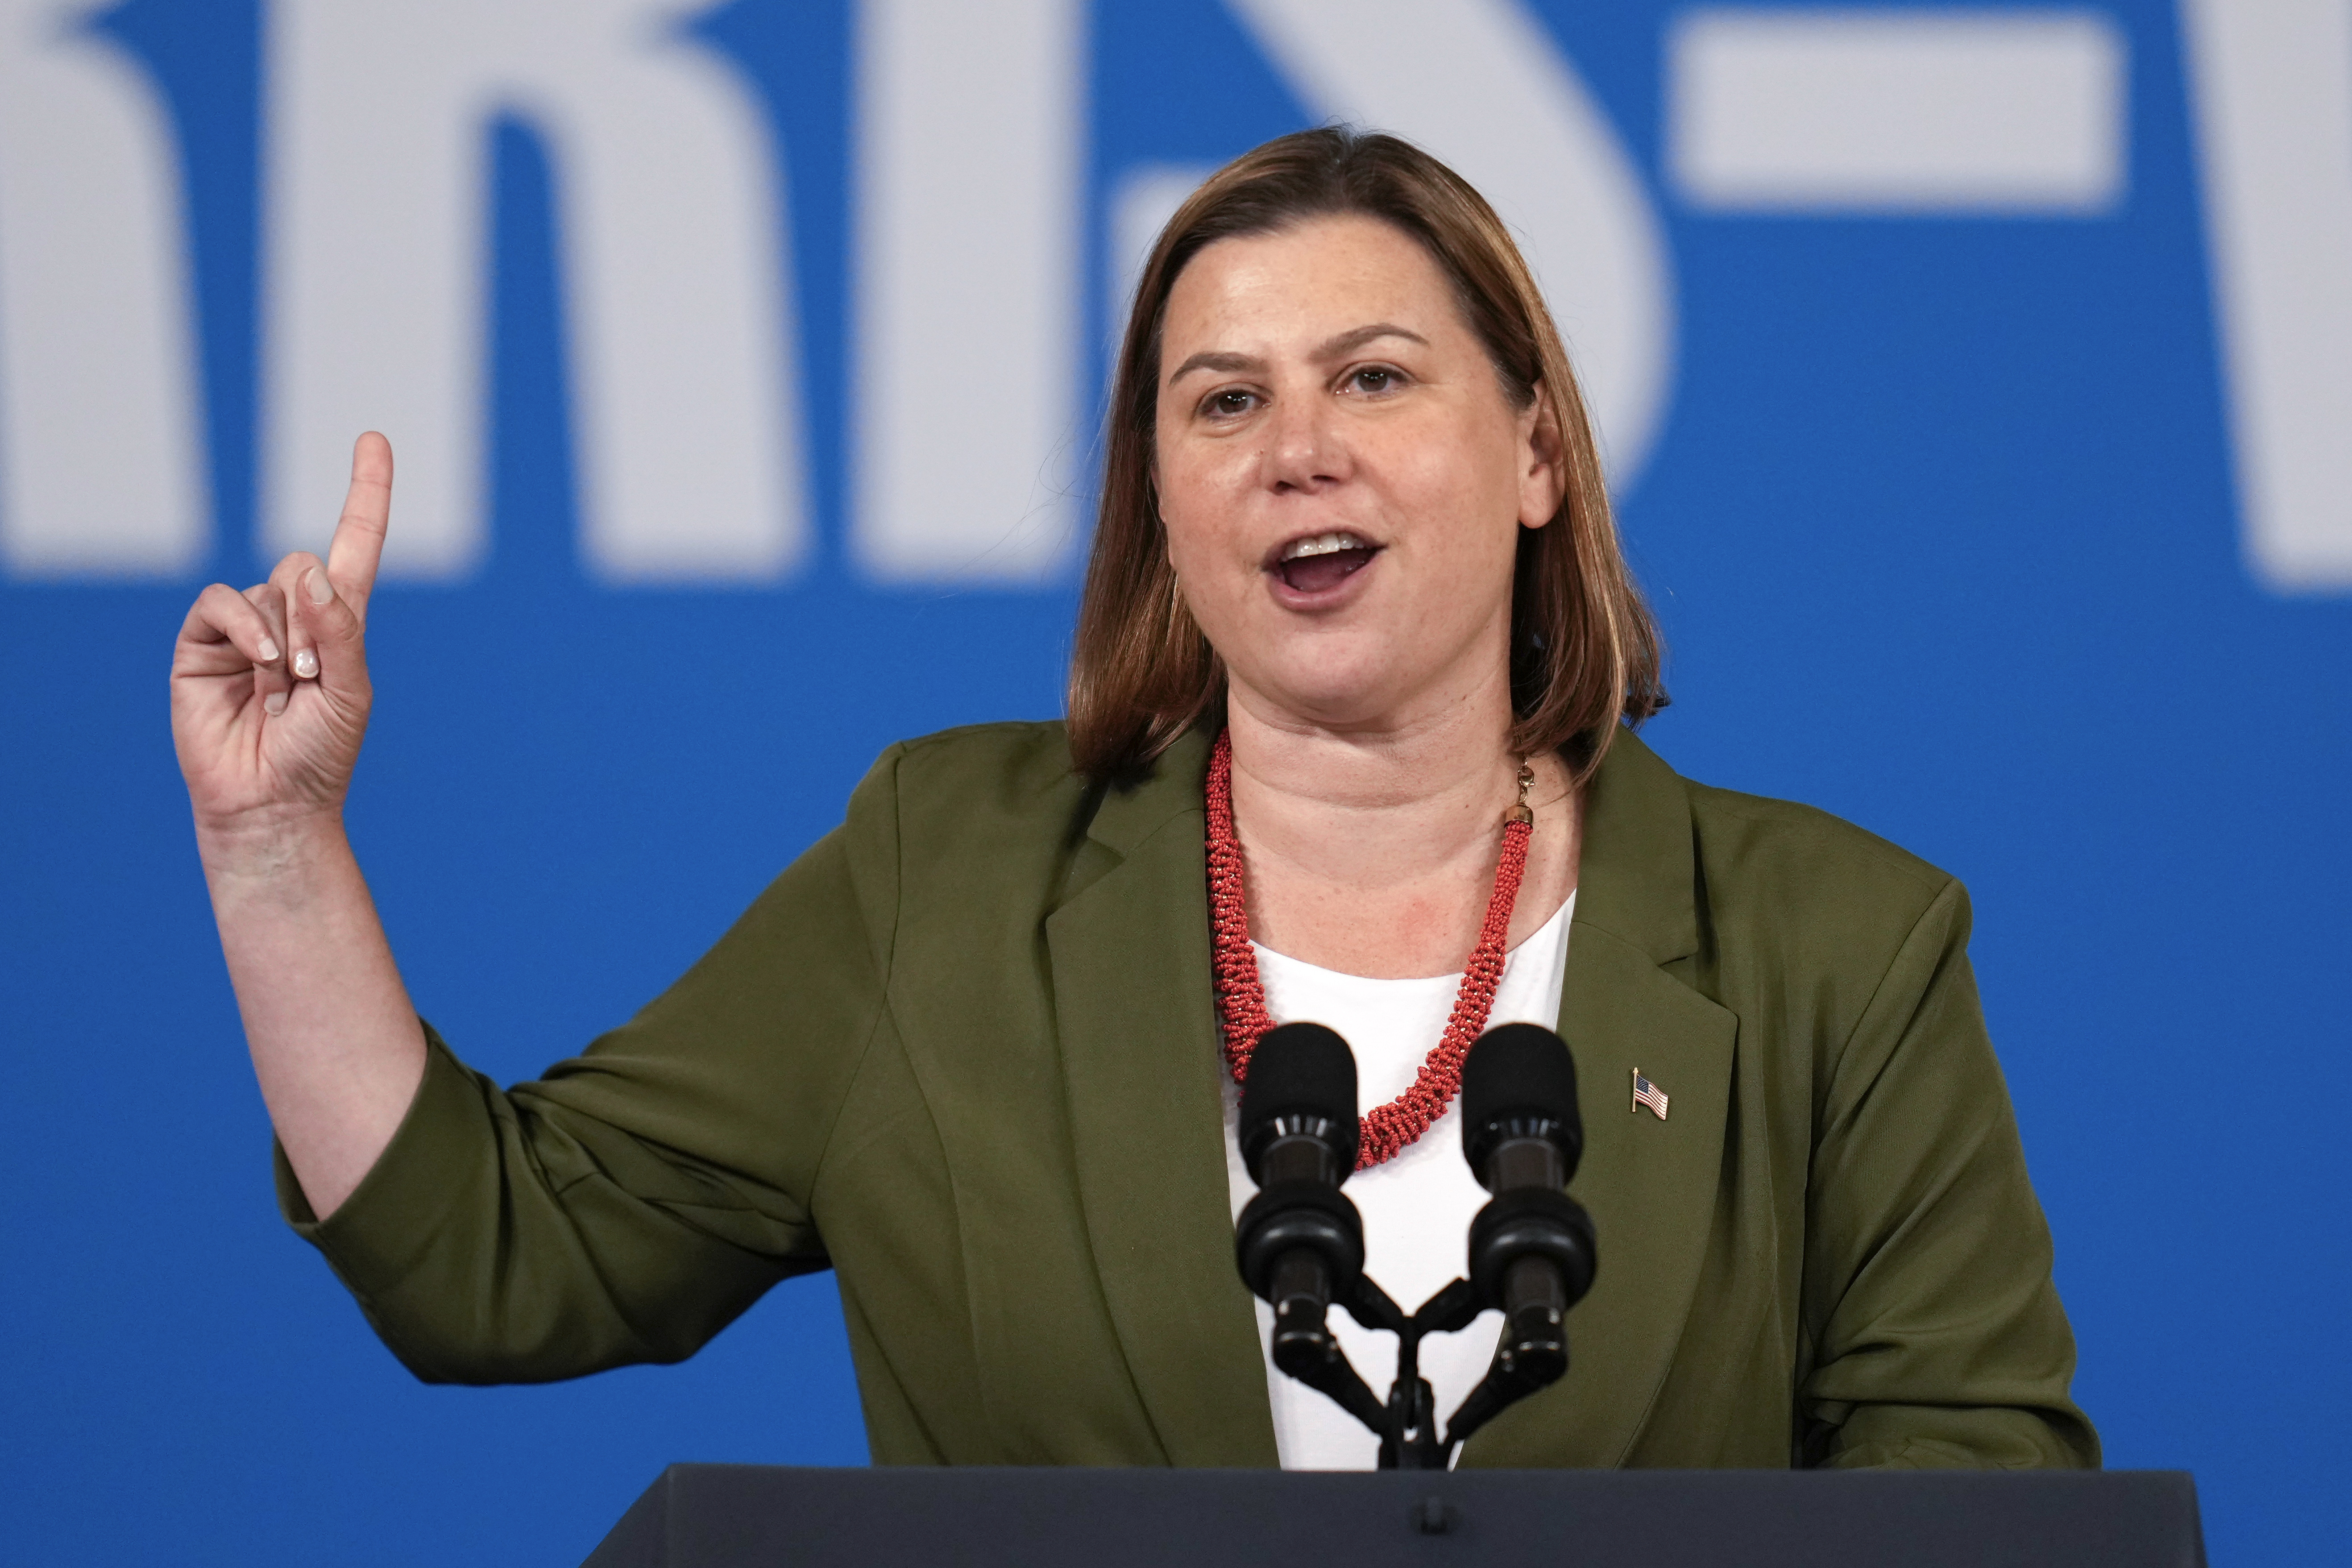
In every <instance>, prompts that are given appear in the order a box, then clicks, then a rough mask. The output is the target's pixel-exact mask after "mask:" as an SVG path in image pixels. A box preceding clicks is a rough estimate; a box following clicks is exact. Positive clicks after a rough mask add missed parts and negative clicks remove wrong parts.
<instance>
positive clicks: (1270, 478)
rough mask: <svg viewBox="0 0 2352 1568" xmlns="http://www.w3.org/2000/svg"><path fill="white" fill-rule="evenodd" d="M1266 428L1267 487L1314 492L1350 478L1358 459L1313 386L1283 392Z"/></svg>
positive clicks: (1261, 459)
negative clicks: (1289, 392) (1287, 392)
mask: <svg viewBox="0 0 2352 1568" xmlns="http://www.w3.org/2000/svg"><path fill="white" fill-rule="evenodd" d="M1267 412H1268V415H1269V417H1268V418H1267V420H1266V423H1265V426H1262V428H1263V429H1264V431H1265V447H1264V448H1263V449H1262V450H1261V452H1260V453H1259V462H1260V464H1261V466H1262V468H1263V469H1264V474H1265V487H1266V489H1270V490H1272V491H1274V492H1275V493H1276V494H1277V495H1281V494H1285V493H1287V492H1291V491H1304V492H1306V493H1307V494H1310V495H1311V494H1313V493H1315V492H1316V491H1318V490H1320V489H1325V488H1326V487H1328V486H1330V485H1335V484H1338V483H1340V482H1341V481H1343V480H1345V479H1347V478H1348V476H1349V472H1350V471H1351V469H1352V468H1353V467H1354V465H1353V463H1352V461H1351V460H1350V458H1349V452H1348V443H1347V439H1346V437H1345V435H1344V434H1343V433H1342V432H1341V431H1340V430H1339V428H1338V427H1337V426H1336V425H1335V424H1334V422H1333V417H1332V416H1333V411H1332V410H1331V408H1330V407H1328V405H1327V404H1326V402H1325V400H1324V399H1323V398H1321V397H1319V396H1318V395H1316V394H1315V392H1313V391H1311V390H1307V391H1300V392H1296V393H1293V394H1292V395H1289V396H1287V397H1277V398H1276V402H1275V405H1274V406H1273V407H1272V408H1271V409H1269V410H1268V411H1267Z"/></svg>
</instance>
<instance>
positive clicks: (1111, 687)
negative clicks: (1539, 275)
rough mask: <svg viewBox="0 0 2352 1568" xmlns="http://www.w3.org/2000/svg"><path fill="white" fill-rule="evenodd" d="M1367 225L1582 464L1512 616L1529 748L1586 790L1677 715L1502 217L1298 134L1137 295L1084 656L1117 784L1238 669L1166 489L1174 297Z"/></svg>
mask: <svg viewBox="0 0 2352 1568" xmlns="http://www.w3.org/2000/svg"><path fill="white" fill-rule="evenodd" d="M1341 214H1355V215H1362V216H1368V217H1374V218H1379V219H1381V221H1382V222H1385V223H1389V224H1392V225H1394V226H1396V227H1397V228H1399V229H1401V230H1402V231H1403V232H1404V233H1406V234H1409V235H1411V236H1412V237H1413V238H1415V239H1417V240H1419V241H1420V242H1421V243H1422V245H1423V246H1424V247H1427V249H1428V251H1429V254H1430V255H1431V257H1432V258H1434V259H1435V260H1436V262H1437V264H1438V266H1439V267H1440V268H1443V269H1444V273H1445V275H1446V277H1447V279H1449V280H1450V281H1451V282H1452V283H1453V285H1454V293H1455V296H1456V298H1457V300H1458V301H1459V303H1460V305H1461V307H1462V312H1463V314H1464V316H1465V317H1466V318H1467V319H1468V321H1469V323H1470V326H1471V328H1472V330H1473V331H1475V332H1476V333H1477V334H1478V337H1479V340H1480V341H1481V342H1484V343H1485V345H1486V353H1487V355H1488V356H1489V357H1490V358H1491V359H1492V360H1493V361H1494V364H1495V373H1496V375H1497V376H1499V377H1500V378H1501V380H1502V383H1503V388H1504V391H1505V393H1506V394H1507V395H1508V396H1509V398H1510V399H1511V402H1512V404H1513V405H1514V406H1515V407H1517V408H1519V409H1521V410H1525V409H1527V408H1528V407H1529V406H1531V405H1534V404H1535V403H1536V402H1537V401H1538V399H1541V400H1543V401H1545V402H1546V403H1548V404H1549V413H1550V415H1551V418H1552V421H1553V423H1554V425H1555V426H1556V427H1557V429H1558V431H1559V445H1560V448H1561V452H1562V455H1563V458H1564V464H1563V467H1564V472H1565V479H1566V481H1567V482H1566V485H1565V487H1564V493H1563V495H1562V497H1561V500H1560V503H1559V510H1558V511H1557V512H1555V513H1554V514H1553V516H1552V519H1551V521H1550V523H1549V525H1548V526H1546V527H1543V528H1529V529H1521V530H1520V531H1519V542H1518V557H1517V577H1516V580H1515V582H1514V584H1513V587H1512V603H1511V706H1512V710H1513V712H1514V713H1515V714H1516V715H1517V721H1516V722H1515V723H1514V725H1513V726H1512V731H1511V745H1512V747H1513V749H1514V750H1516V751H1517V752H1519V753H1520V754H1521V755H1532V754H1533V753H1535V752H1539V751H1557V752H1559V753H1560V755H1561V756H1562V757H1563V758H1564V759H1565V760H1566V761H1567V762H1568V763H1569V765H1570V770H1571V771H1572V773H1574V775H1575V777H1576V778H1577V780H1578V782H1580V783H1581V782H1582V781H1583V780H1584V779H1585V778H1587V777H1589V776H1590V775H1591V772H1592V770H1593V769H1594V768H1596V767H1598V766H1599V765H1600V763H1601V755H1602V753H1604V752H1606V751H1607V750H1608V749H1609V742H1610V741H1611V739H1612V737H1613V736H1614V735H1615V733H1616V731H1617V726H1618V724H1619V723H1620V722H1621V721H1622V722H1625V723H1628V724H1638V723H1640V722H1641V721H1643V720H1644V719H1646V718H1648V717H1649V716H1650V715H1651V714H1653V713H1654V712H1656V711H1657V710H1659V709H1661V708H1663V707H1664V706H1665V705H1666V693H1665V689H1664V686H1663V685H1662V684H1661V683H1660V677H1659V657H1660V649H1659V640H1658V631H1657V625H1656V623H1655V621H1654V620H1653V619H1652V618H1651V616H1650V610H1649V606H1648V605H1645V604H1644V603H1643V600H1642V595H1641V592H1640V590H1639V589H1637V588H1636V587H1635V586H1634V585H1633V574H1631V573H1630V572H1629V571H1628V570H1627V568H1626V565H1625V556H1624V552H1623V549H1622V546H1621V545H1620V544H1619V542H1618V538H1617V524H1616V521H1615V520H1614V518H1613V517H1612V515H1611V512H1610V509H1609V492H1608V489H1606V487H1605V486H1604V485H1603V483H1602V481H1601V460H1600V454H1599V452H1598V451H1597V449H1596V448H1595V446H1594V443H1593V438H1592V427H1591V422H1590V420H1589V419H1588V418H1587V417H1586V416H1585V411H1584V398H1583V395H1582V394H1581V393H1580V392H1579V391H1578V389H1577V384H1576V378H1575V376H1574V375H1573V374H1571V373H1570V370H1569V365H1568V351H1567V350H1566V349H1565V348H1564V347H1563V346H1562V345H1561V343H1560V338H1559V328H1558V327H1556V326H1555V325H1554V324H1553V322H1552V319H1551V311H1550V310H1549V309H1548V308H1547V307H1546V306H1545V304H1544V300H1543V294H1542V291H1541V290H1540V289H1538V287H1537V286H1536V280H1535V276H1534V274H1533V273H1531V272H1530V271H1529V270H1528V264H1527V262H1526V260H1525V259H1524V258H1522V257H1521V256H1520V255H1519V250H1518V247H1517V245H1515V244H1513V243H1512V240H1511V237H1510V234H1509V231H1508V230H1507V229H1506V228H1505V227H1504V226H1503V222H1502V220H1501V219H1500V218H1498V217H1496V216H1495V209H1494V208H1492V207H1490V206H1488V205H1486V198H1485V197H1483V196H1481V195H1479V194H1478V193H1477V192H1476V191H1475V190H1473V189H1471V187H1470V185H1469V184H1468V183H1467V182H1465V180H1464V179H1463V178H1462V177H1461V176H1460V175H1459V174H1455V173H1454V171H1453V170H1451V169H1449V168H1447V167H1446V166H1445V165H1444V164H1443V163H1439V162H1438V161H1437V160H1436V159H1434V158H1433V157H1431V156H1430V155H1429V154H1428V153H1423V151H1421V150H1420V149H1419V148H1417V147H1414V146H1412V144H1410V143H1409V142H1401V141H1399V140H1397V139H1396V138H1395V137H1393V136H1381V135H1365V134H1360V133H1358V132H1350V131H1347V130H1344V129H1340V128H1337V127H1325V128H1323V129H1319V130H1315V131H1301V132H1296V133H1295V134H1292V135H1289V136H1281V137H1277V138H1276V139H1275V140H1274V141H1271V142H1266V143H1265V145H1264V146H1261V147H1258V148H1256V149H1255V150H1254V151H1252V152H1249V153H1244V154H1242V156H1240V157H1238V158H1236V159H1234V161H1233V162H1232V163H1228V164H1226V165H1225V166H1224V167H1223V168H1222V169H1220V170H1218V171H1217V172H1216V173H1215V174H1212V175H1210V176H1209V178H1208V181H1207V182H1206V183H1205V184H1202V186H1201V188H1200V189H1199V190H1197V191H1195V192H1193V193H1192V197H1191V198H1190V199H1189V200H1187V201H1186V202H1185V203H1184V205H1182V206H1181V207H1180V208H1178V209H1177V212H1176V216H1174V217H1172V218H1171V219H1170V220H1169V221H1168V226H1167V227H1166V228H1164V229H1162V230H1161V231H1160V239H1159V243H1158V244H1156V245H1154V246H1153V247H1152V249H1151V257H1150V260H1149V261H1148V262H1147V263H1146V264H1145V266H1144V268H1143V276H1142V279H1141V280H1140V282H1139V284H1138V286H1137V289H1136V292H1135V307H1134V310H1133V311H1132V312H1131V313H1130V314H1129V317H1128V322H1127V338H1126V342H1125V343H1124V344H1123V346H1122V347H1121V348H1120V350H1119V356H1118V376H1117V378H1116V380H1115V382H1114V384H1113V386H1112V389H1111V397H1110V405H1109V410H1108V425H1109V430H1108V441H1107V450H1106V454H1105V464H1104V473H1103V488H1102V505H1101V512H1100V515H1099V518H1098V520H1097V523H1096V526H1095V542H1094V553H1093V558H1092V559H1091V560H1090V561H1089V562H1088V563H1087V584H1086V594H1085V597H1084V599H1083V600H1082V601H1081V603H1080V605H1079V606H1078V627H1077V637H1076V646H1075V647H1073V648H1072V650H1071V658H1070V689H1069V737H1070V755H1071V760H1072V762H1073V763H1074V764H1075V765H1076V768H1077V770H1078V771H1079V772H1080V773H1085V774H1086V775H1087V776H1088V777H1090V778H1092V779H1095V780H1097V782H1110V781H1114V780H1120V779H1129V778H1133V777H1136V776H1138V775H1139V774H1140V773H1146V772H1148V771H1149V770H1150V764H1151V763H1152V762H1153V760H1154V759H1156V758H1157V757H1158V756H1159V755H1160V752H1163V751H1165V750H1167V748H1168V747H1169V745H1170V744H1171V743H1172V742H1174V741H1175V740H1176V738H1177V737H1178V736H1180V735H1181V734H1182V733H1183V732H1184V731H1186V730H1188V729H1190V728H1192V726H1193V725H1195V724H1197V723H1201V722H1202V721H1204V720H1209V719H1212V718H1213V716H1214V715H1215V714H1216V713H1217V712H1218V711H1219V710H1220V709H1221V708H1222V706H1223V700H1224V695H1225V668H1224V662H1223V660H1222V659H1221V658H1218V656H1217V652H1216V650H1215V649H1214V648H1213V647H1210V646H1209V640H1208V638H1207V637H1203V636H1202V633H1201V628H1200V627H1199V626H1197V625H1195V624H1194V623H1193V620H1192V616H1191V614H1190V613H1189V612H1188V611H1187V610H1186V609H1185V607H1184V605H1183V603H1182V600H1181V596H1180V595H1179V593H1178V590H1177V584H1176V574H1175V571H1174V569H1173V568H1172V567H1171V565H1170V564H1169V562H1168V537H1167V531H1166V528H1165V525H1164V524H1163V523H1162V522H1161V521H1160V508H1159V504H1158V498H1157V497H1156V496H1155V494H1154V492H1153V488H1152V480H1151V472H1152V459H1153V455H1154V447H1153V439H1154V423H1155V420H1156V419H1157V416H1158V406H1159V393H1160V333H1161V325H1162V321H1163V318H1164V317H1165V315H1166V313H1167V307H1168V295H1169V291H1170V289H1172V288H1174V286H1175V283H1176V278H1177V275H1178V274H1179V273H1181V272H1182V271H1183V270H1184V267H1185V264H1186V263H1188V262H1190V261H1191V260H1192V258H1193V257H1194V256H1196V255H1198V254H1199V253H1200V252H1201V250H1202V248H1203V247H1207V246H1210V245H1213V244H1214V243H1215V242H1216V241H1218V240H1220V239H1227V238H1231V237H1234V236H1237V235H1255V234H1266V233H1271V232H1274V231H1276V230H1279V229H1283V228H1286V227H1289V226H1292V225H1295V224H1297V223H1300V222H1302V221H1305V220H1307V219H1309V218H1314V217H1320V216H1336V215H1341Z"/></svg>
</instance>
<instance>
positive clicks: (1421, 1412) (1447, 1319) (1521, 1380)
mask: <svg viewBox="0 0 2352 1568" xmlns="http://www.w3.org/2000/svg"><path fill="white" fill-rule="evenodd" d="M1294 1300H1296V1299H1295V1298H1294ZM1340 1305H1343V1306H1345V1307H1346V1308H1347V1309H1348V1315H1349V1316H1350V1317H1352V1318H1354V1319H1355V1320H1356V1321H1358V1322H1359V1323H1361V1324H1362V1325H1363V1326H1364V1327H1366V1328H1368V1329H1379V1330H1383V1331H1387V1332H1389V1333H1392V1334H1394V1335H1395V1336H1396V1337H1397V1371H1396V1381H1395V1382H1394V1383H1391V1384H1390V1385H1389V1397H1388V1402H1387V1403H1386V1404H1385V1405H1383V1404H1382V1403H1381V1400H1380V1397H1379V1396H1378V1395H1377V1394H1373V1392H1372V1391H1371V1388H1370V1385H1369V1384H1366V1383H1365V1382H1364V1380H1363V1377H1362V1375H1361V1374H1360V1373H1358V1372H1357V1371H1356V1369H1355V1367H1354V1366H1353V1365H1352V1364H1350V1363H1349V1360H1348V1353H1347V1352H1345V1351H1343V1350H1341V1349H1340V1348H1339V1339H1338V1337H1337V1336H1335V1335H1334V1334H1333V1333H1332V1332H1331V1330H1330V1326H1329V1325H1328V1323H1326V1322H1325V1321H1323V1318H1322V1315H1321V1314H1320V1313H1312V1314H1309V1313H1306V1312H1298V1313H1290V1312H1279V1313H1277V1314H1276V1320H1275V1331H1274V1363H1275V1364H1276V1366H1278V1367H1280V1368H1281V1369H1282V1370H1283V1371H1284V1372H1285V1373H1287V1374H1289V1375H1290V1376H1292V1377H1295V1378H1297V1380H1298V1381H1299V1382H1301V1383H1303V1384H1307V1387H1309V1388H1312V1389H1314V1390H1315V1391H1316V1392H1317V1393H1318V1394H1323V1395H1325V1396H1326V1397H1327V1398H1328V1399H1331V1400H1332V1401H1334V1402H1335V1403H1337V1404H1338V1405H1339V1407H1340V1408H1341V1409H1343V1410H1345V1411H1347V1412H1348V1414H1349V1415H1353V1416H1354V1417H1355V1418H1356V1419H1357V1420H1359V1421H1360V1422H1362V1423H1363V1424H1364V1425H1365V1426H1368V1427H1370V1429H1371V1430H1372V1432H1373V1433H1374V1434H1375V1435H1376V1436H1379V1438H1380V1440H1381V1458H1380V1468H1381V1469H1384V1470H1443V1469H1445V1468H1448V1467H1450V1466H1451V1465H1452V1464H1453V1462H1454V1453H1455V1451H1456V1450H1458V1449H1459V1448H1460V1447H1462V1443H1463V1440H1464V1439H1465V1438H1466V1437H1468V1436H1470V1434H1471V1433H1473V1432H1475V1431H1476V1430H1477V1429H1478V1428H1479V1427H1481V1426H1485V1425H1486V1423H1487V1422H1488V1421H1489V1420H1491V1419H1493V1417H1494V1416H1495V1415H1496V1414H1497V1413H1499V1412H1500V1411H1502V1410H1503V1409H1505V1408H1506V1407H1507V1406H1508V1405H1511V1404H1513V1403H1515V1402H1516V1401H1517V1400H1520V1399H1524V1398H1526V1397H1527V1396H1528V1394H1533V1393H1535V1392H1536V1390H1538V1389H1539V1388H1542V1387H1543V1386H1545V1384H1549V1383H1551V1382H1553V1381H1554V1380H1555V1379H1557V1378H1558V1377H1559V1375H1560V1373H1562V1372H1565V1371H1566V1370H1567V1366H1568V1356H1567V1352H1566V1345H1565V1343H1564V1341H1563V1339H1562V1336H1560V1335H1559V1333H1558V1323H1559V1320H1558V1318H1557V1317H1555V1318H1553V1319H1552V1320H1551V1322H1552V1331H1551V1333H1550V1334H1549V1335H1548V1336H1545V1337H1546V1338H1547V1339H1548V1340H1549V1342H1550V1343H1549V1344H1547V1345H1546V1346H1544V1347H1542V1348H1543V1349H1550V1348H1552V1346H1554V1345H1556V1346H1557V1348H1558V1354H1557V1359H1556V1360H1555V1359H1553V1358H1552V1357H1550V1356H1545V1355H1541V1354H1535V1355H1531V1354H1529V1353H1528V1352H1529V1351H1530V1350H1532V1349H1536V1348H1538V1347H1534V1346H1523V1345H1520V1344H1518V1343H1517V1340H1518V1339H1519V1338H1521V1337H1524V1336H1523V1335H1522V1334H1521V1333H1520V1332H1519V1331H1518V1330H1519V1325H1518V1324H1516V1323H1507V1324H1506V1327H1505V1334H1504V1342H1503V1345H1502V1347H1501V1349H1500V1350H1498V1351H1497V1352H1496V1356H1495V1364H1494V1365H1493V1366H1492V1367H1491V1368H1490V1369H1488V1371H1487V1373H1486V1378H1485V1380H1484V1381H1482V1382H1481V1383H1480V1384H1478V1386H1477V1387H1476V1388H1475V1389H1473V1390H1472V1391H1471V1393H1470V1396H1469V1397H1468V1398H1466V1399H1465V1400H1464V1401H1463V1402H1462V1407H1461V1408H1460V1409H1459V1410H1456V1411H1455V1412H1454V1419H1453V1420H1452V1421H1451V1422H1449V1423H1447V1425H1446V1428H1445V1433H1444V1436H1443V1437H1440V1436H1438V1429H1437V1395H1436V1394H1435V1392H1434V1391H1433V1389H1431V1387H1430V1386H1429V1380H1428V1379H1427V1378H1425V1377H1423V1376H1422V1375H1421V1342H1422V1337H1423V1335H1425V1334H1450V1333H1455V1332H1458V1331H1461V1330H1463V1329H1466V1328H1468V1327H1469V1326H1470V1324H1471V1323H1472V1322H1473V1321H1475V1319H1476V1318H1477V1316H1478V1296H1477V1292H1476V1291H1475V1289H1472V1287H1471V1284H1470V1281H1468V1280H1467V1279H1456V1280H1454V1282H1453V1283H1452V1284H1450V1285H1448V1286H1446V1287H1445V1288H1444V1289H1442V1290H1440V1291H1439V1292H1438V1293H1437V1294H1436V1295H1434V1296H1432V1297H1431V1298H1430V1299H1429V1300H1426V1301H1423V1303H1422V1304H1421V1308H1420V1310H1417V1311H1415V1312H1414V1313H1413V1314H1412V1316H1411V1317H1407V1316H1406V1315H1405V1312H1404V1309H1402V1307H1399V1306H1398V1305H1397V1304H1396V1302H1395V1301H1394V1300H1392V1299H1391V1297H1390V1295H1389V1293H1388V1292H1387V1291H1385V1290H1383V1289H1381V1288H1380V1286H1379V1285H1377V1284H1375V1283H1374V1282H1373V1281H1372V1279H1371V1277H1370V1275H1358V1276H1357V1279H1356V1288H1355V1289H1354V1291H1353V1292H1352V1293H1350V1294H1349V1296H1348V1298H1347V1299H1346V1300H1344V1301H1342V1302H1341V1303H1340ZM1546 1373H1549V1375H1546Z"/></svg>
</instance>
